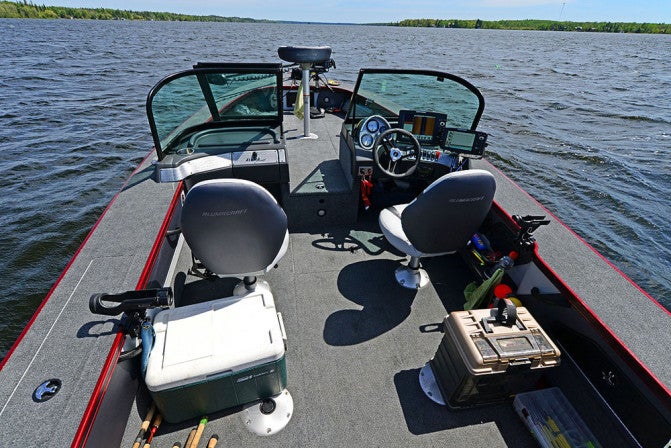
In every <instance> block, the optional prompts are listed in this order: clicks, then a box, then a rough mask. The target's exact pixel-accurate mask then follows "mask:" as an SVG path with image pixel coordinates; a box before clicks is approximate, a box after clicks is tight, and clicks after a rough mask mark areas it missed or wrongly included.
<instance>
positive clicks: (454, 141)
mask: <svg viewBox="0 0 671 448" xmlns="http://www.w3.org/2000/svg"><path fill="white" fill-rule="evenodd" d="M473 142H475V134H473V133H471V132H461V131H453V130H451V131H447V138H446V139H445V146H447V147H448V148H450V149H454V150H455V151H457V152H471V151H473Z"/></svg>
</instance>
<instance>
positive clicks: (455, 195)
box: [401, 170, 496, 254]
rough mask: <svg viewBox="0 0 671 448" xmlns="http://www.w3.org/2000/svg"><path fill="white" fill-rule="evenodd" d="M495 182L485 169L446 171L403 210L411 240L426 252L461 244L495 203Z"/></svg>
mask: <svg viewBox="0 0 671 448" xmlns="http://www.w3.org/2000/svg"><path fill="white" fill-rule="evenodd" d="M495 191H496V182H495V180H494V176H492V174H491V173H489V172H488V171H484V170H465V171H457V172H454V173H450V174H446V175H444V176H442V177H441V178H439V179H437V180H436V181H434V182H433V183H432V184H431V185H429V186H428V187H427V188H426V189H425V190H424V191H423V192H422V193H421V194H420V195H419V196H417V198H415V200H414V201H412V202H411V203H410V204H408V206H407V207H406V208H405V209H404V210H403V213H402V214H401V225H402V226H403V231H404V232H405V235H406V236H407V237H408V240H409V241H410V243H412V245H413V246H414V247H415V248H417V249H418V250H419V251H421V252H424V253H427V254H431V253H434V254H437V253H443V252H452V251H455V250H457V249H460V248H462V247H463V246H464V245H465V244H466V242H467V241H468V240H469V239H470V238H471V236H473V233H475V232H476V231H477V230H478V227H479V226H480V224H482V222H483V221H484V219H485V217H486V216H487V213H488V212H489V209H490V208H491V206H492V200H493V199H494V192H495Z"/></svg>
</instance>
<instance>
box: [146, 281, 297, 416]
mask: <svg viewBox="0 0 671 448" xmlns="http://www.w3.org/2000/svg"><path fill="white" fill-rule="evenodd" d="M154 332H155V333H156V338H155V342H154V347H153V349H152V351H151V355H150V356H149V362H148V365H147V372H146V375H145V383H146V384H147V388H148V389H149V393H150V395H151V397H152V399H153V400H154V402H155V403H156V406H157V407H158V409H159V410H160V411H161V414H162V415H163V418H164V419H165V420H166V421H168V422H170V423H177V422H181V421H184V420H188V419H190V418H195V417H202V416H203V415H208V414H211V413H213V412H217V411H220V410H223V409H227V408H231V407H235V406H240V405H242V404H245V403H250V402H253V401H256V400H259V399H264V398H268V397H271V396H273V395H277V394H279V393H280V392H281V391H282V390H284V389H285V388H286V384H287V373H286V363H285V357H284V353H285V340H286V336H285V333H284V325H283V323H282V316H281V314H279V313H277V312H276V309H275V304H274V301H273V297H272V294H270V292H268V291H264V292H259V293H249V294H247V295H244V296H234V297H229V298H225V299H219V300H214V301H210V302H204V303H198V304H194V305H189V306H184V307H180V308H173V309H168V310H164V311H161V312H160V313H158V314H157V315H156V316H155V318H154Z"/></svg>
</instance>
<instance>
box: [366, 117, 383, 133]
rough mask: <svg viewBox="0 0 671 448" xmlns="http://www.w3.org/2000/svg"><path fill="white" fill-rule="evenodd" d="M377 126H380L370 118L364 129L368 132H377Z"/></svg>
mask: <svg viewBox="0 0 671 448" xmlns="http://www.w3.org/2000/svg"><path fill="white" fill-rule="evenodd" d="M379 127H380V125H379V123H378V122H377V121H376V120H370V121H369V122H368V123H367V124H366V129H367V130H368V132H377V130H378V128H379Z"/></svg>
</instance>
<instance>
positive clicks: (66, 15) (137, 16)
mask: <svg viewBox="0 0 671 448" xmlns="http://www.w3.org/2000/svg"><path fill="white" fill-rule="evenodd" d="M0 18H7V19H91V20H163V21H182V22H268V21H267V20H255V19H249V18H243V17H220V16H191V15H187V14H174V13H170V12H152V11H121V10H118V9H108V8H95V9H93V8H68V7H64V6H44V5H36V4H33V3H32V2H29V1H28V0H24V1H23V2H8V1H3V2H0Z"/></svg>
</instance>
